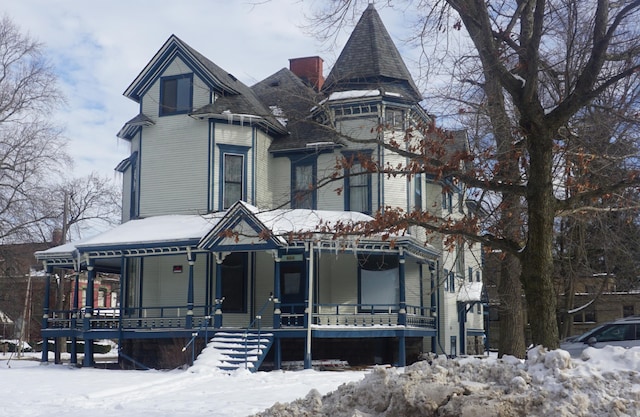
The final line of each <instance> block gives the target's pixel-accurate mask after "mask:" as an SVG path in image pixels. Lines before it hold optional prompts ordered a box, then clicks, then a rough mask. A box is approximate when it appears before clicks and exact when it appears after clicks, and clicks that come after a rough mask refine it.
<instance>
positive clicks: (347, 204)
mask: <svg viewBox="0 0 640 417" xmlns="http://www.w3.org/2000/svg"><path fill="white" fill-rule="evenodd" d="M371 154H372V151H371V150H366V149H365V150H358V151H343V152H342V155H343V157H344V158H346V159H350V158H354V163H356V162H357V161H356V160H357V158H358V155H365V156H369V157H371ZM357 163H358V165H360V162H357ZM365 176H366V179H367V185H366V193H367V205H368V210H364V211H363V212H362V213H364V214H371V213H372V212H373V201H372V195H371V193H372V188H371V182H372V175H371V173H368V174H366V175H365ZM350 186H351V184H350V178H349V170H348V169H345V170H344V193H343V194H344V209H345V210H346V211H350V210H352V208H351V189H350Z"/></svg>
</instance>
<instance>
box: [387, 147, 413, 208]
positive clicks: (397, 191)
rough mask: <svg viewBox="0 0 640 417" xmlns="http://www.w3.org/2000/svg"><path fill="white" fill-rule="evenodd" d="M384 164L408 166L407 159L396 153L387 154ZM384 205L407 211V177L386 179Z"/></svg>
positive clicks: (400, 176)
mask: <svg viewBox="0 0 640 417" xmlns="http://www.w3.org/2000/svg"><path fill="white" fill-rule="evenodd" d="M384 163H385V165H386V164H390V165H391V166H397V165H398V164H402V165H404V164H406V163H407V161H406V158H405V157H403V156H400V155H398V154H397V153H394V152H389V151H386V152H385V156H384ZM384 181H385V182H384V205H387V206H394V207H399V208H402V209H403V210H407V206H408V204H407V195H408V194H407V187H408V181H407V177H406V176H404V175H398V176H396V177H390V178H387V177H385V179H384Z"/></svg>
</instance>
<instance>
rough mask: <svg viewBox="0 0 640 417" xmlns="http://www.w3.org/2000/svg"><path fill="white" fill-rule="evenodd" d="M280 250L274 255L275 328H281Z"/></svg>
mask: <svg viewBox="0 0 640 417" xmlns="http://www.w3.org/2000/svg"><path fill="white" fill-rule="evenodd" d="M280 260H281V258H280V251H277V252H274V256H273V261H274V263H273V328H274V329H279V328H280V315H281V314H282V310H280V292H281V291H282V290H281V289H280Z"/></svg>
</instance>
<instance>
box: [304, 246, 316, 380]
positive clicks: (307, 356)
mask: <svg viewBox="0 0 640 417" xmlns="http://www.w3.org/2000/svg"><path fill="white" fill-rule="evenodd" d="M306 252H307V253H306V257H307V280H306V288H307V291H306V293H307V311H306V314H305V315H304V317H305V324H304V325H305V326H306V328H307V337H306V346H305V351H304V369H311V367H312V357H311V341H312V337H311V336H312V334H311V325H312V324H313V274H314V272H315V270H314V263H315V262H314V257H313V242H308V243H307V249H306Z"/></svg>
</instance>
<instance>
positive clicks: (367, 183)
mask: <svg viewBox="0 0 640 417" xmlns="http://www.w3.org/2000/svg"><path fill="white" fill-rule="evenodd" d="M345 158H353V161H354V162H353V164H352V165H351V169H349V170H346V171H345V179H344V183H345V186H344V188H345V193H344V198H345V201H344V206H345V210H350V211H359V212H361V213H365V214H371V174H369V173H368V172H366V171H365V170H364V168H363V167H362V164H360V162H358V160H357V158H358V156H356V155H351V156H349V155H346V154H345Z"/></svg>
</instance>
